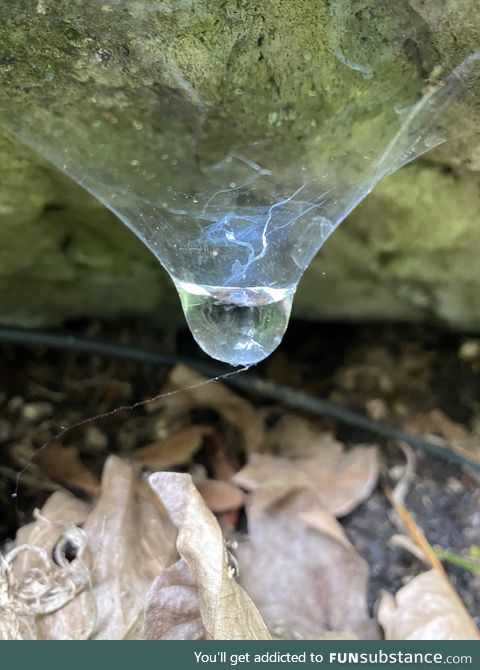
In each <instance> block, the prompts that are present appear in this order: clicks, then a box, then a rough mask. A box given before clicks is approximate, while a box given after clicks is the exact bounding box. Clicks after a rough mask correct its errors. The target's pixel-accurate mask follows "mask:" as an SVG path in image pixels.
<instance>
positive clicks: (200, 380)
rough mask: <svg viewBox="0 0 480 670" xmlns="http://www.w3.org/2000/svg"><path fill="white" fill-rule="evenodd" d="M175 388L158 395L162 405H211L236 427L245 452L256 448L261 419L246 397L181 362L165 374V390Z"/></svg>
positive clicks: (184, 408) (260, 436)
mask: <svg viewBox="0 0 480 670" xmlns="http://www.w3.org/2000/svg"><path fill="white" fill-rule="evenodd" d="M176 389H182V393H181V394H176V395H170V396H167V397H165V398H162V399H161V402H162V404H163V405H165V406H167V407H170V408H171V409H173V410H174V411H175V412H176V413H186V412H188V411H190V410H191V409H193V408H198V407H205V408H210V409H213V410H215V411H216V412H218V414H219V415H220V416H221V417H222V418H223V419H224V420H225V421H226V422H227V423H229V424H230V425H232V426H234V427H235V428H236V429H237V430H238V432H239V434H240V435H241V436H242V437H243V441H244V444H245V450H246V451H247V452H252V451H255V450H256V449H258V447H259V445H260V444H261V443H262V440H263V437H264V427H263V421H262V419H261V417H260V416H259V414H258V413H257V412H256V410H255V408H254V407H253V406H252V405H251V404H250V403H249V402H248V401H247V400H245V399H244V398H242V397H241V396H239V395H237V394H236V393H233V391H230V389H228V388H227V387H226V386H224V385H223V384H221V383H219V382H216V381H209V380H208V378H207V377H203V376H202V375H200V374H198V372H194V371H193V370H191V369H190V368H187V367H186V366H184V365H177V366H176V367H175V368H174V369H173V370H172V372H171V374H170V376H169V381H168V389H167V390H168V391H171V390H176Z"/></svg>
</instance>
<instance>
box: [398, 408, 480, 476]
mask: <svg viewBox="0 0 480 670" xmlns="http://www.w3.org/2000/svg"><path fill="white" fill-rule="evenodd" d="M406 428H407V430H409V431H410V432H412V433H415V434H416V435H427V436H431V437H432V438H433V439H435V438H439V439H437V440H436V441H437V443H438V444H439V446H443V447H445V449H449V448H451V449H452V451H454V452H455V453H457V454H460V455H461V456H465V458H468V459H469V460H471V461H474V462H475V463H479V464H480V439H479V438H478V437H477V436H476V435H472V434H471V433H469V432H468V430H467V429H466V428H465V426H463V425H462V424H461V423H457V422H455V421H452V419H450V418H449V417H448V416H447V415H446V414H445V413H444V412H442V410H440V409H433V410H431V411H430V412H425V413H423V414H422V413H420V414H416V415H415V416H413V417H411V418H410V419H409V420H408V422H407V423H406ZM442 438H443V439H442Z"/></svg>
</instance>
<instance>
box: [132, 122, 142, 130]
mask: <svg viewBox="0 0 480 670" xmlns="http://www.w3.org/2000/svg"><path fill="white" fill-rule="evenodd" d="M132 125H133V127H134V128H135V130H142V128H143V123H142V122H141V121H134V122H133V124H132Z"/></svg>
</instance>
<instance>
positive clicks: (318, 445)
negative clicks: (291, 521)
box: [234, 417, 378, 516]
mask: <svg viewBox="0 0 480 670" xmlns="http://www.w3.org/2000/svg"><path fill="white" fill-rule="evenodd" d="M283 425H285V427H286V430H285V433H284V434H283V435H282V436H279V437H280V438H281V445H282V446H281V448H282V450H286V451H287V453H288V451H290V453H292V451H293V453H295V454H296V456H295V457H291V458H287V457H285V456H272V455H269V454H263V453H262V454H251V455H250V458H249V461H248V463H247V465H246V466H245V467H244V468H242V470H240V471H239V472H237V473H236V475H235V476H234V481H235V483H236V484H238V485H239V486H241V487H242V488H245V489H247V490H250V491H257V490H259V489H272V495H275V496H280V497H281V495H283V493H284V492H286V491H289V490H293V489H308V490H310V491H313V492H315V494H316V496H317V503H316V506H317V507H324V508H325V509H328V510H329V511H330V512H331V513H332V514H334V515H335V516H344V515H345V514H348V513H349V512H351V511H352V510H353V509H355V507H356V506H357V505H358V504H360V503H361V502H362V501H364V500H366V499H367V498H368V497H369V496H370V494H371V493H372V490H373V489H374V488H375V486H376V483H377V479H378V454H377V450H376V449H375V448H374V447H367V446H358V447H355V448H354V449H350V450H349V451H345V450H344V445H343V444H342V443H341V442H338V441H337V440H335V439H333V438H332V436H331V435H330V433H322V432H316V433H314V432H313V431H312V430H311V429H310V427H309V424H306V425H303V424H302V422H300V423H299V422H297V421H295V423H294V424H293V425H295V426H298V427H301V429H300V430H301V437H300V441H301V443H302V444H301V446H300V445H299V444H298V443H297V444H295V441H294V440H295V437H294V435H295V433H294V431H293V430H292V420H291V417H290V418H289V421H288V422H284V423H283ZM286 435H288V441H287V442H285V439H286V438H285V436H286ZM290 440H291V441H292V443H293V445H294V446H293V447H292V446H291V445H290V447H288V446H287V445H288V444H289V442H290ZM277 444H278V443H277ZM300 454H301V455H300ZM304 454H305V455H304ZM273 490H275V492H276V493H274V491H273Z"/></svg>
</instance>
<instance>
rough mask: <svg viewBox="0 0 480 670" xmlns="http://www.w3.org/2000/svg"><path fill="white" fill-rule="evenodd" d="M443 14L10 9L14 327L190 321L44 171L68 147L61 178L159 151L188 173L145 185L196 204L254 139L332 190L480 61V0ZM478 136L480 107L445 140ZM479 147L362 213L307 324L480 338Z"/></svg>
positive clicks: (115, 230) (1, 228) (410, 2)
mask: <svg viewBox="0 0 480 670" xmlns="http://www.w3.org/2000/svg"><path fill="white" fill-rule="evenodd" d="M448 5H449V7H448V12H447V11H444V10H443V9H441V8H439V7H438V2H436V0H426V1H425V0H422V1H420V0H400V1H399V2H387V0H385V1H384V2H378V1H376V2H369V1H368V0H364V1H363V2H360V3H359V2H356V1H355V0H331V1H330V2H327V1H326V0H325V1H321V2H318V1H316V0H279V1H278V2H263V3H262V2H255V1H254V0H239V1H237V0H226V1H222V2H220V0H194V1H190V0H164V1H162V0H151V1H149V2H146V1H144V0H80V1H78V2H77V1H72V0H58V1H56V2H50V1H49V0H11V2H9V3H4V6H2V7H1V8H0V125H2V123H3V125H4V127H5V128H6V130H7V131H8V133H9V134H4V135H1V136H0V312H1V320H2V321H3V322H8V323H23V324H52V323H59V322H62V321H64V320H66V319H69V318H76V317H83V316H103V317H114V316H121V315H139V316H141V315H149V316H155V317H158V318H159V319H160V320H169V321H170V320H172V319H174V318H177V317H178V316H179V313H180V312H179V307H177V308H173V305H176V304H177V303H176V296H175V295H174V289H173V287H172V286H171V282H170V280H169V279H168V277H167V275H166V273H165V272H164V271H163V270H162V268H161V267H160V266H159V264H158V262H157V261H156V260H155V258H154V257H153V256H152V255H151V254H150V253H149V252H148V251H147V250H146V248H145V247H144V246H143V245H142V244H141V243H140V242H139V241H138V240H137V239H136V238H135V237H134V236H133V234H131V233H130V232H129V231H128V230H127V228H126V227H125V226H123V225H122V224H121V223H120V222H119V221H117V220H116V219H115V218H114V216H113V215H112V214H111V213H110V212H109V211H108V210H106V209H105V208H104V207H103V206H102V205H100V204H99V202H98V201H97V200H95V199H93V198H92V197H91V196H90V195H88V194H87V193H86V192H85V191H84V190H83V189H82V188H81V187H80V186H78V185H77V184H75V183H74V182H73V181H71V180H69V179H68V178H67V177H66V176H65V175H63V174H61V172H60V171H58V170H57V169H55V168H54V167H52V166H51V165H50V164H49V162H48V161H47V160H45V157H46V158H51V159H54V160H55V161H56V163H57V165H58V166H59V167H60V168H62V167H63V165H62V160H60V159H59V157H58V146H59V144H61V142H62V141H65V138H71V142H72V146H73V147H74V148H73V149H72V151H71V153H70V155H69V156H67V157H65V166H66V168H67V171H68V170H69V168H70V165H72V164H73V163H75V162H77V163H79V162H82V161H83V162H84V163H85V165H86V166H87V167H86V168H85V169H86V170H87V168H88V170H89V171H90V173H92V170H93V167H92V166H94V167H97V165H98V174H99V175H100V174H101V173H102V170H106V169H107V168H108V169H109V170H111V169H112V165H111V164H112V163H113V165H114V167H115V165H117V164H118V165H123V161H128V163H129V164H131V163H132V162H134V161H135V160H136V158H135V156H136V154H135V147H136V146H138V147H139V150H138V151H139V154H141V151H140V149H141V147H146V146H149V144H150V145H152V146H153V144H155V143H156V144H157V145H158V146H156V153H155V156H158V155H159V154H160V153H161V152H162V151H163V154H162V155H165V156H169V157H170V158H171V156H172V155H174V156H175V160H170V158H169V160H168V161H165V162H164V163H162V164H161V165H160V164H157V163H155V161H152V162H151V163H148V160H147V159H146V160H145V163H144V164H142V165H141V167H142V170H143V172H142V174H143V175H147V176H148V175H149V174H152V175H155V180H156V181H158V182H160V183H163V184H165V183H167V182H168V183H169V184H170V185H171V188H173V189H174V190H176V191H179V192H193V191H194V190H195V185H196V182H195V180H196V170H197V169H198V165H209V164H212V163H213V162H215V161H217V160H222V159H223V158H224V157H225V156H226V155H227V154H228V153H229V152H230V151H232V150H235V149H236V147H238V146H239V145H248V143H249V142H258V138H262V142H263V144H262V146H261V147H260V148H259V149H258V152H259V153H258V156H260V157H262V158H264V159H265V161H267V162H269V163H270V164H272V163H274V164H275V165H276V166H278V169H279V170H281V171H283V172H286V171H288V169H289V166H293V167H296V166H298V165H300V164H302V165H306V166H307V167H306V169H307V170H308V171H309V172H311V173H314V174H317V175H318V174H321V173H322V170H323V169H324V167H325V164H326V162H327V161H328V160H329V155H330V154H332V153H333V154H339V153H340V152H349V151H350V150H351V149H352V148H358V147H362V146H363V144H362V137H365V143H366V146H367V145H368V143H371V142H372V140H371V138H372V128H375V127H378V128H383V127H384V124H385V123H386V118H387V113H390V111H391V109H390V108H391V104H393V102H394V101H395V99H396V98H395V96H396V95H397V94H399V92H400V93H401V99H404V100H408V99H414V98H415V95H416V94H418V91H419V88H418V85H419V82H423V80H425V79H427V78H428V76H429V75H431V73H432V72H437V73H441V72H442V68H443V71H444V72H445V71H448V70H449V69H451V68H452V67H453V66H454V65H455V64H457V63H459V62H460V61H461V60H462V58H463V57H465V56H467V55H468V54H471V53H472V52H474V51H476V50H478V49H480V19H479V16H478V11H477V7H476V3H475V2H474V0H472V1H471V2H469V1H468V0H451V2H449V3H448ZM393 65H394V66H393ZM52 91H54V94H53V93H52ZM367 92H368V95H367V94H366V93H367ZM389 96H390V98H391V101H390V102H391V104H389V105H387V104H385V105H384V106H382V101H384V100H385V101H386V102H389ZM86 101H88V104H87V103H86ZM478 118H479V102H478V99H477V98H476V95H475V91H472V93H471V95H470V96H466V97H465V99H464V100H463V101H460V102H459V103H458V104H457V106H456V108H455V114H454V115H453V116H452V118H451V119H450V120H449V123H451V125H452V128H453V126H455V125H457V126H459V127H461V128H462V129H463V130H464V131H469V130H470V131H472V132H473V131H475V130H476V129H477V127H478ZM100 124H101V130H102V133H103V135H102V138H103V141H104V142H105V146H106V148H105V152H104V158H102V157H100V155H99V153H98V151H97V150H95V151H97V152H96V153H95V151H94V152H93V153H92V156H93V158H89V156H88V152H89V144H90V143H91V142H92V137H91V135H90V129H91V128H92V127H95V128H96V127H97V126H98V125H100ZM375 124H376V125H375ZM12 133H14V134H16V135H17V136H18V137H19V138H20V139H14V138H13V136H12ZM467 134H469V139H468V141H467V140H464V139H460V140H458V141H457V142H455V143H449V144H446V145H444V146H443V147H441V148H439V149H437V150H436V152H435V154H434V155H433V156H432V157H431V158H430V159H429V160H422V161H420V162H417V163H415V164H413V165H411V166H408V167H407V168H404V169H402V170H401V171H400V172H398V173H397V174H395V175H394V176H392V177H390V178H388V179H387V180H386V181H385V182H384V183H383V184H381V185H380V186H379V187H378V188H377V189H376V190H375V191H374V193H373V194H372V195H370V196H369V197H368V198H367V199H366V200H365V201H364V202H363V203H362V204H361V205H360V206H359V207H358V208H357V209H356V210H355V211H354V212H353V213H352V215H351V216H350V217H349V219H348V220H347V221H346V222H345V223H343V224H342V227H341V228H340V229H339V230H338V231H337V232H336V233H335V234H334V235H333V236H332V238H331V239H330V240H329V241H328V242H327V243H326V244H325V246H324V247H323V248H322V250H321V251H320V253H319V254H318V256H317V258H316V260H315V261H314V263H313V264H312V266H311V267H310V268H309V270H308V271H307V272H306V274H305V275H304V278H303V280H302V283H301V287H300V291H299V294H298V296H297V300H296V304H295V310H296V313H297V314H299V315H304V316H307V317H309V318H318V319H322V318H337V317H341V318H348V319H358V318H360V319H364V318H369V319H409V320H418V319H424V318H429V319H431V318H432V317H433V318H439V319H442V320H444V321H446V322H448V323H449V324H451V325H454V326H459V327H471V328H476V327H479V326H480V290H479V289H480V266H479V265H478V263H477V262H476V259H477V257H478V254H479V252H480V235H478V232H477V226H478V220H479V218H480V138H479V137H478V136H477V137H476V138H475V137H472V134H471V133H467ZM159 138H160V139H159ZM325 138H328V151H326V150H325ZM24 141H26V142H28V143H29V144H30V145H31V148H26V147H25V146H24V144H23V143H22V142H24ZM160 142H162V143H163V145H162V146H163V149H162V147H161V146H160V144H159V143H160ZM262 147H264V148H262ZM34 149H36V150H38V151H39V152H40V153H41V154H42V155H39V154H38V153H36V152H35V151H34ZM262 152H263V153H262ZM132 156H133V157H134V161H132V160H131V157H132ZM140 158H141V159H143V154H141V155H140ZM347 167H348V166H345V169H347ZM139 170H140V168H139ZM70 172H72V170H71V169H70ZM75 176H77V177H78V174H77V175H75ZM92 180H93V182H94V180H95V176H94V177H92ZM93 182H92V183H93ZM86 185H87V186H89V187H90V185H89V183H86ZM134 190H135V183H133V186H132V191H134ZM146 195H150V191H149V192H148V193H146V194H142V193H140V195H139V196H138V197H139V199H141V198H142V197H144V198H145V197H146ZM132 197H134V196H132Z"/></svg>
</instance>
